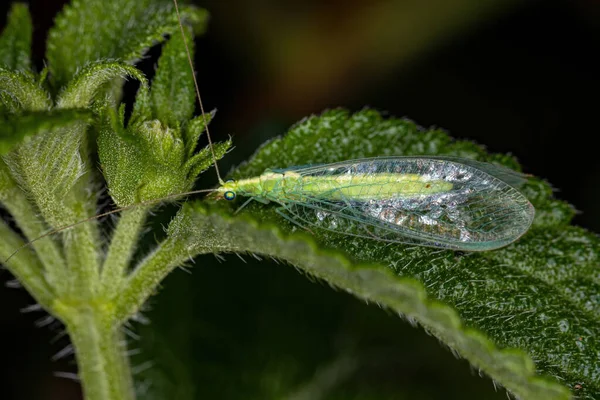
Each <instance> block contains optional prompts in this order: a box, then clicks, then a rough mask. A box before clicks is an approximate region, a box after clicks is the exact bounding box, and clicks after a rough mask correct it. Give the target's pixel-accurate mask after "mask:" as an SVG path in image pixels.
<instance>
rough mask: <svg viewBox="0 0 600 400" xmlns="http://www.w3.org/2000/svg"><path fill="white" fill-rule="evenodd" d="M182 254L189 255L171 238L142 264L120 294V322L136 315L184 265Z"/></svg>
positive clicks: (117, 313) (117, 315) (118, 310)
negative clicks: (167, 279)
mask: <svg viewBox="0 0 600 400" xmlns="http://www.w3.org/2000/svg"><path fill="white" fill-rule="evenodd" d="M182 254H187V253H186V252H185V251H184V250H183V249H182V245H181V244H180V243H178V242H177V241H176V240H173V239H172V238H169V239H167V240H165V241H164V242H163V243H161V244H160V245H159V246H158V247H157V248H156V249H155V250H154V251H153V252H152V253H150V254H149V255H148V256H147V257H146V258H145V259H144V260H142V261H141V262H140V264H139V265H138V266H137V267H136V268H135V270H134V271H133V272H132V273H131V275H130V276H129V278H128V279H127V281H126V284H125V287H123V290H122V291H121V293H120V294H119V297H118V302H117V304H116V307H117V309H116V315H115V317H116V318H117V320H118V321H125V320H127V319H128V318H130V317H131V316H132V315H133V314H135V313H136V312H137V311H138V310H139V309H140V307H141V306H142V304H144V302H145V301H146V299H148V297H150V296H151V295H152V294H153V293H154V292H155V291H156V288H157V286H158V285H159V284H160V282H161V281H162V280H163V279H164V278H165V277H166V276H167V275H168V274H169V273H170V272H171V271H172V270H173V269H174V268H176V267H178V266H181V265H182V264H183V263H184V261H185V259H186V257H183V256H182ZM196 254H197V253H196Z"/></svg>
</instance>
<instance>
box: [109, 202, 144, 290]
mask: <svg viewBox="0 0 600 400" xmlns="http://www.w3.org/2000/svg"><path fill="white" fill-rule="evenodd" d="M148 210H149V207H138V208H132V209H129V210H125V211H123V212H122V213H121V217H120V219H119V222H118V224H117V227H116V229H115V232H114V233H113V235H112V239H111V242H110V246H109V248H108V254H107V256H106V259H105V260H104V263H103V265H102V273H101V276H102V293H104V294H105V295H106V296H107V297H108V298H113V297H114V296H115V294H117V293H118V292H119V289H120V287H121V286H122V284H123V281H124V279H125V276H126V273H127V267H128V266H129V262H130V261H131V257H132V255H133V253H134V251H135V246H136V244H137V239H138V238H139V235H140V231H141V229H142V226H143V224H144V221H145V220H146V216H147V213H148Z"/></svg>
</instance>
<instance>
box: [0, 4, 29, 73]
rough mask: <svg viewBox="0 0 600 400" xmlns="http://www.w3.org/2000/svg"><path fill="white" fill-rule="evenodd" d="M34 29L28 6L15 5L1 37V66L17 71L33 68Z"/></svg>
mask: <svg viewBox="0 0 600 400" xmlns="http://www.w3.org/2000/svg"><path fill="white" fill-rule="evenodd" d="M32 31H33V27H32V24H31V15H29V8H28V7H27V5H26V4H20V3H15V4H13V5H12V8H11V10H10V12H9V13H8V21H7V24H6V28H4V31H3V32H2V35H0V66H3V67H5V68H7V69H10V70H13V71H17V70H23V71H27V70H29V69H30V68H31V35H32Z"/></svg>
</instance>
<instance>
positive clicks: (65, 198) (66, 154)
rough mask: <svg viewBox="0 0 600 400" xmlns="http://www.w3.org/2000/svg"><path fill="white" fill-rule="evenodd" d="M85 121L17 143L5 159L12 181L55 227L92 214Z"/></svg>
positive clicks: (73, 122)
mask: <svg viewBox="0 0 600 400" xmlns="http://www.w3.org/2000/svg"><path fill="white" fill-rule="evenodd" d="M66 112H67V113H68V111H66ZM56 113H58V114H56V115H60V113H59V112H58V111H56ZM88 122H89V120H85V119H83V118H81V119H78V120H75V121H72V122H71V123H69V124H62V125H61V126H53V127H52V129H50V130H45V131H43V132H41V133H39V134H37V135H35V136H33V137H30V138H29V140H27V141H23V142H21V143H19V144H18V145H17V146H15V148H14V149H13V150H12V151H11V152H9V153H8V154H6V155H5V156H4V160H5V161H6V163H7V164H8V165H9V166H10V168H11V171H12V173H13V177H14V178H15V180H17V182H18V183H19V185H20V186H21V188H22V189H23V190H25V191H27V192H28V194H29V195H30V196H31V199H32V200H33V201H34V203H35V204H36V205H37V207H38V208H39V210H40V211H41V213H42V215H43V217H44V219H45V220H46V222H48V223H49V224H50V226H52V227H55V228H57V227H60V226H63V225H65V224H66V223H74V222H77V221H79V220H81V219H84V218H87V217H89V216H90V215H93V213H94V212H95V207H93V202H89V203H88V200H89V197H90V196H91V195H92V193H90V192H89V191H88V190H86V188H87V187H88V184H89V182H88V179H89V168H88V167H87V163H88V160H87V155H86V154H87V150H86V149H83V147H84V146H85V144H86V143H87V141H86V137H85V134H86V129H87V126H88ZM76 203H78V205H77V206H76ZM85 204H87V205H85Z"/></svg>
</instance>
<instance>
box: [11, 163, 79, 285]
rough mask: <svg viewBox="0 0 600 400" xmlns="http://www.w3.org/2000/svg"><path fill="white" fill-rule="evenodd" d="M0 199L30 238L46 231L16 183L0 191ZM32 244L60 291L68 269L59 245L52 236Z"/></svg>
mask: <svg viewBox="0 0 600 400" xmlns="http://www.w3.org/2000/svg"><path fill="white" fill-rule="evenodd" d="M2 172H4V171H2ZM0 200H1V201H2V204H3V205H4V206H5V207H6V209H7V210H8V212H10V214H11V215H12V216H13V218H14V219H15V221H16V222H17V225H19V228H21V230H22V231H23V233H24V234H25V236H26V237H27V238H28V239H29V240H35V239H36V238H38V237H40V236H42V235H43V234H44V233H46V230H45V229H46V225H45V224H44V222H43V221H41V220H40V219H39V218H38V216H37V215H38V214H37V212H36V210H35V209H34V207H33V206H32V205H31V203H30V202H29V200H28V199H27V196H26V195H25V193H24V192H23V191H22V190H21V189H20V188H19V187H18V186H17V185H16V184H15V186H14V187H11V188H10V189H9V190H5V191H4V192H3V193H0ZM31 246H32V247H33V249H34V250H35V252H36V254H37V256H38V258H39V260H40V261H41V262H42V264H43V266H44V268H45V271H46V279H48V280H49V281H50V283H51V284H52V286H53V287H55V288H57V290H58V291H59V292H60V285H61V284H62V285H64V284H65V282H66V279H65V277H66V273H67V270H66V268H65V261H64V258H63V256H62V254H61V252H60V249H59V247H58V246H57V244H56V243H55V242H54V241H53V240H52V238H51V237H44V238H41V239H39V240H35V241H34V242H33V243H31ZM17 250H18V251H19V252H20V251H22V250H24V249H20V248H14V249H13V251H17Z"/></svg>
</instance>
